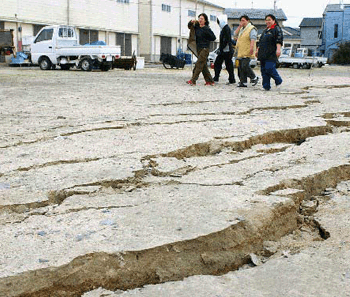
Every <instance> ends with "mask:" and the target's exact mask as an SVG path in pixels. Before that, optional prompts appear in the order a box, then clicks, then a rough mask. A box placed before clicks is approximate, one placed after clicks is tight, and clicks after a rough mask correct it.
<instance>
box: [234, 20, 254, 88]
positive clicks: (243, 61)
mask: <svg viewBox="0 0 350 297" xmlns="http://www.w3.org/2000/svg"><path fill="white" fill-rule="evenodd" d="M239 21H240V23H239V26H238V28H237V29H236V31H235V33H234V38H235V39H236V40H237V44H236V51H237V57H236V59H238V61H239V66H238V76H239V80H240V82H239V84H238V86H239V87H247V78H248V77H249V78H250V82H251V83H252V84H253V86H255V85H256V84H257V83H258V80H259V78H258V77H257V76H256V75H255V73H254V71H253V70H252V68H251V67H250V59H252V58H255V51H256V39H257V37H258V30H257V29H256V28H255V27H254V26H253V25H252V23H251V22H250V19H249V17H248V16H246V15H243V16H241V17H240V18H239Z"/></svg>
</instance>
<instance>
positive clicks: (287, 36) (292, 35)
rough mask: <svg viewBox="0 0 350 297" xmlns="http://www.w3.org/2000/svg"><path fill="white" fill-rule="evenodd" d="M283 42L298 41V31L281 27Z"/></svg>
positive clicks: (297, 29)
mask: <svg viewBox="0 0 350 297" xmlns="http://www.w3.org/2000/svg"><path fill="white" fill-rule="evenodd" d="M282 31H283V39H284V40H300V38H301V37H300V29H299V28H292V27H282Z"/></svg>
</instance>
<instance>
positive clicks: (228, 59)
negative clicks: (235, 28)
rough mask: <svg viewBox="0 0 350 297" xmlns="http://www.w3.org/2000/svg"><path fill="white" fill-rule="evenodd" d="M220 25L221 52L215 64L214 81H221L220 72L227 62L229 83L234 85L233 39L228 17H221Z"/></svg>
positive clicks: (218, 20)
mask: <svg viewBox="0 0 350 297" xmlns="http://www.w3.org/2000/svg"><path fill="white" fill-rule="evenodd" d="M217 22H218V25H219V26H220V28H221V32H220V44H219V50H218V53H217V54H218V55H217V57H216V60H215V62H214V71H215V76H214V81H219V77H220V72H221V69H222V63H223V62H224V61H225V66H226V70H227V72H228V75H229V77H228V83H229V84H233V83H235V82H236V80H235V75H234V72H233V62H232V57H233V42H232V38H231V29H230V27H229V25H228V24H227V15H226V14H224V15H220V16H218V18H217Z"/></svg>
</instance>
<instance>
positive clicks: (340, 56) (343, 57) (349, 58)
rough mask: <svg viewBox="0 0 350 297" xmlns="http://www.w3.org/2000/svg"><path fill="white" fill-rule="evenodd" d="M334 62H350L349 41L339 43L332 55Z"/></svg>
mask: <svg viewBox="0 0 350 297" xmlns="http://www.w3.org/2000/svg"><path fill="white" fill-rule="evenodd" d="M332 63H334V64H342V65H344V64H350V42H349V41H346V42H344V43H341V44H340V45H339V48H338V49H337V50H336V51H335V52H334V55H333V57H332Z"/></svg>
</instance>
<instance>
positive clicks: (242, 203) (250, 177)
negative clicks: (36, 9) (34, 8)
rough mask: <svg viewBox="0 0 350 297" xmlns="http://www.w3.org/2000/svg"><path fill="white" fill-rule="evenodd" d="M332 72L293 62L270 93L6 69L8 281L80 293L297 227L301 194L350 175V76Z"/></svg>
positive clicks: (1, 210) (158, 74)
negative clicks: (64, 84)
mask: <svg viewBox="0 0 350 297" xmlns="http://www.w3.org/2000/svg"><path fill="white" fill-rule="evenodd" d="M322 70H323V69H318V70H315V72H314V75H313V76H310V75H309V76H308V74H306V72H299V73H298V76H294V73H293V72H292V71H293V70H291V69H288V70H287V69H285V70H283V71H284V75H286V76H287V77H288V79H286V81H285V89H284V90H283V91H282V92H271V93H269V94H266V93H264V92H261V91H260V90H259V89H257V88H248V89H247V90H238V89H235V88H232V86H226V85H220V84H219V85H217V86H216V87H215V88H205V87H204V86H203V87H202V86H199V85H198V86H196V87H194V88H190V87H189V86H187V85H185V84H183V81H184V80H185V77H184V76H185V75H186V74H187V72H186V71H185V72H182V73H175V74H173V73H171V74H170V72H168V71H167V70H163V69H144V70H140V71H139V72H138V73H137V74H135V73H127V74H125V72H122V74H123V75H121V72H120V71H112V72H110V73H108V74H109V76H107V77H106V76H105V74H103V73H96V72H93V73H84V74H81V73H80V72H79V73H75V72H74V71H73V72H68V73H67V72H65V73H63V72H59V71H52V72H45V73H43V72H41V71H37V70H35V69H20V70H18V69H11V70H6V71H5V70H3V69H1V71H2V75H3V77H4V78H5V81H6V82H7V84H6V86H5V87H6V92H7V93H6V95H5V96H4V94H5V93H4V91H1V92H2V93H1V96H4V97H1V98H2V102H3V103H4V105H3V106H4V108H7V109H4V110H3V115H4V118H3V119H2V120H1V123H4V126H1V127H2V128H1V129H3V135H5V136H6V137H3V139H2V140H1V141H0V149H1V157H0V184H2V185H4V186H3V187H0V198H1V200H0V201H1V204H2V206H0V219H1V220H0V222H1V226H0V228H1V231H2V232H1V234H2V235H0V236H1V240H0V242H1V244H2V247H1V248H2V250H3V251H4V253H3V257H2V258H1V259H0V275H1V277H2V278H1V279H0V288H1V289H2V290H0V291H2V292H6V294H7V295H6V296H20V295H21V294H25V295H27V296H37V295H46V296H49V295H50V294H53V293H55V294H61V295H62V294H64V295H66V296H74V295H77V294H83V293H84V292H87V291H89V290H92V289H94V288H98V287H100V286H101V287H104V288H105V289H109V290H111V289H113V290H117V289H123V290H126V289H132V288H135V287H138V286H143V285H146V284H151V283H158V282H165V281H172V280H178V279H182V278H184V277H187V276H190V275H196V274H223V273H226V272H228V271H230V270H234V269H238V268H239V267H241V266H243V265H245V264H247V263H250V262H251V258H252V257H251V255H252V254H254V255H260V253H261V251H263V250H264V242H267V241H277V240H279V239H280V238H282V237H283V236H284V235H288V234H291V233H292V232H293V231H295V230H297V229H298V228H299V227H298V226H300V221H301V217H300V216H303V214H302V213H300V206H301V205H303V206H304V209H306V208H305V206H306V205H307V203H304V204H302V202H303V201H308V199H309V198H310V197H312V196H314V195H320V194H321V193H323V192H324V191H325V190H326V189H327V188H332V187H335V186H336V185H337V184H338V183H340V182H342V181H346V180H349V179H350V178H349V177H350V164H349V160H350V152H349V147H350V146H349V145H347V144H348V143H350V133H349V132H350V131H349V130H348V118H347V115H348V112H349V111H348V98H347V97H345V96H344V92H346V91H347V89H348V88H350V78H349V77H347V74H346V73H342V72H339V71H338V68H328V69H327V71H329V73H330V74H329V76H323V74H324V73H322V72H321V71H322ZM8 71H9V72H8ZM21 71H26V72H25V73H26V75H27V76H26V77H25V78H24V79H23V80H22V81H21V87H20V88H17V87H16V80H14V77H13V76H12V74H13V72H19V73H21ZM9 73H10V74H11V75H10V74H9ZM67 75H69V79H70V83H71V86H72V88H70V89H69V90H64V89H63V90H62V89H61V88H60V89H58V87H57V85H56V84H55V83H54V82H55V81H57V80H65V79H67V77H66V76H67ZM82 75H83V76H82ZM125 75H126V76H125ZM300 75H301V76H302V77H303V80H301V81H300ZM34 76H35V78H34ZM102 76H103V80H102V79H101V80H98V78H99V77H100V78H102ZM336 76H337V77H336ZM22 78H23V77H22ZM82 78H83V79H84V83H89V84H90V85H92V86H95V87H96V88H103V89H104V90H105V93H104V94H103V96H102V95H101V94H98V93H97V92H94V91H91V88H89V92H87V91H84V90H82ZM17 79H18V78H17ZM170 79H171V80H172V81H171V82H170V81H169V80H170ZM324 79H326V80H327V88H326V87H325V86H324V84H323V80H324ZM43 81H45V82H46V86H47V89H49V90H50V92H47V89H46V90H41V89H40V87H39V86H40V85H41V84H42V83H43ZM174 83H177V84H178V86H179V87H176V88H174ZM83 85H84V84H83ZM24 86H25V87H24ZM160 86H161V87H160ZM23 88H25V90H26V92H25V96H23V93H21V92H23V91H24V89H23ZM130 88H134V89H135V90H137V92H133V93H132V94H129V93H128V90H129V89H130ZM8 94H10V95H11V98H12V99H10V100H9V99H8V98H10V97H7V96H8ZM34 94H35V96H33V95H34ZM47 94H53V95H52V97H50V96H49V97H48V95H47ZM5 99H7V100H5ZM23 101H25V102H30V103H31V104H29V105H28V104H27V105H26V104H19V103H20V102H23ZM67 106H70V107H71V108H69V109H67V108H66V107H67ZM6 110H11V113H9V112H7V111H6ZM9 122H11V124H10V125H9V124H8V123H9ZM310 211H311V208H309V211H308V212H307V216H308V217H309V216H310V215H311V213H309V212H310ZM304 215H306V213H304ZM308 220H309V225H310V226H312V228H314V229H317V230H318V229H320V228H321V229H322V228H323V226H321V227H320V226H319V225H317V223H316V222H315V221H314V220H313V219H308ZM318 233H320V232H318ZM326 237H327V236H324V238H323V237H322V236H320V235H319V240H320V241H324V240H325V239H326ZM310 238H313V236H311V237H310ZM23 243H25V244H23ZM270 250H271V249H270ZM286 255H287V253H286ZM262 266H264V265H259V266H258V267H257V268H260V267H262ZM38 278H40V281H37V279H38ZM87 280H89V281H87ZM14 284H16V287H14ZM5 288H6V289H5ZM5 290H7V291H5ZM58 292H59V293H58Z"/></svg>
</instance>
